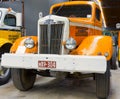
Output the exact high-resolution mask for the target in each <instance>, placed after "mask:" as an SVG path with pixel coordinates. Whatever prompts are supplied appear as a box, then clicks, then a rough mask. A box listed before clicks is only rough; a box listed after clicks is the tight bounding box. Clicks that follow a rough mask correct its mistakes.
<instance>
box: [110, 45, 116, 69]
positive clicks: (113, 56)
mask: <svg viewBox="0 0 120 99" xmlns="http://www.w3.org/2000/svg"><path fill="white" fill-rule="evenodd" d="M116 58H117V47H116V46H114V47H113V55H112V59H111V69H113V70H116V69H117V64H116V60H117V59H116Z"/></svg>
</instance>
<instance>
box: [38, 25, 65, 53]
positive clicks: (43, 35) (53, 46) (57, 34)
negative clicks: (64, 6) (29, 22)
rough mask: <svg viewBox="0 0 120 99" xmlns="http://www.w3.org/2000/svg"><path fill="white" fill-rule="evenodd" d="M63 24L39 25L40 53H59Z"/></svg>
mask: <svg viewBox="0 0 120 99" xmlns="http://www.w3.org/2000/svg"><path fill="white" fill-rule="evenodd" d="M62 31H63V24H41V25H40V48H39V49H40V53H42V54H60V52H61V40H62Z"/></svg>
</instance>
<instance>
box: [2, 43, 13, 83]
mask: <svg viewBox="0 0 120 99" xmlns="http://www.w3.org/2000/svg"><path fill="white" fill-rule="evenodd" d="M11 46H12V44H10V43H6V44H4V45H3V46H2V47H1V48H0V58H1V56H2V54H4V53H8V52H9V50H10V48H11ZM0 63H1V60H0ZM10 78H11V69H9V68H4V67H2V66H0V85H4V84H6V83H8V82H9V80H10Z"/></svg>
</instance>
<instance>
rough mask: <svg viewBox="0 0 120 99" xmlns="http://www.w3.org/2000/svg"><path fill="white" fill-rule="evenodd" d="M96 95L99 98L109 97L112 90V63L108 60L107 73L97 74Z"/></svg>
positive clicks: (105, 98)
mask: <svg viewBox="0 0 120 99" xmlns="http://www.w3.org/2000/svg"><path fill="white" fill-rule="evenodd" d="M95 79H96V95H97V97H98V98H99V99H107V97H108V96H109V91H110V65H109V62H107V70H106V72H105V74H95Z"/></svg>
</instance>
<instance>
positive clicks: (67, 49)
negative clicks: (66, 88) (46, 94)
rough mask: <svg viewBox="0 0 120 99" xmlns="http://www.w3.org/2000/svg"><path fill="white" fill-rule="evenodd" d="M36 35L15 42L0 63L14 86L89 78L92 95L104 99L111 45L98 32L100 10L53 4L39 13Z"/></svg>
mask: <svg viewBox="0 0 120 99" xmlns="http://www.w3.org/2000/svg"><path fill="white" fill-rule="evenodd" d="M39 17H40V18H39V20H38V34H37V35H38V36H25V37H22V38H19V39H17V40H16V42H15V43H14V45H13V46H12V48H11V50H10V52H11V53H9V54H8V53H5V54H3V55H2V61H1V64H2V66H4V67H7V68H12V69H11V73H12V79H13V83H14V85H15V87H16V88H17V89H19V90H21V91H26V90H29V89H31V88H32V87H33V85H34V82H35V79H36V75H37V74H38V75H41V76H50V77H56V78H58V77H61V78H69V77H71V78H74V77H75V78H77V79H79V78H80V77H83V75H84V76H85V75H86V77H88V75H89V76H90V77H93V79H95V81H96V94H97V97H98V98H100V99H107V97H108V95H109V90H110V61H111V58H112V51H113V42H112V38H111V37H110V36H105V35H103V33H102V23H103V22H102V15H101V9H100V7H99V6H98V5H97V4H96V3H95V2H92V1H70V2H63V3H58V4H55V5H53V6H52V7H51V9H50V14H49V15H47V16H45V17H42V13H40V14H39Z"/></svg>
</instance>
